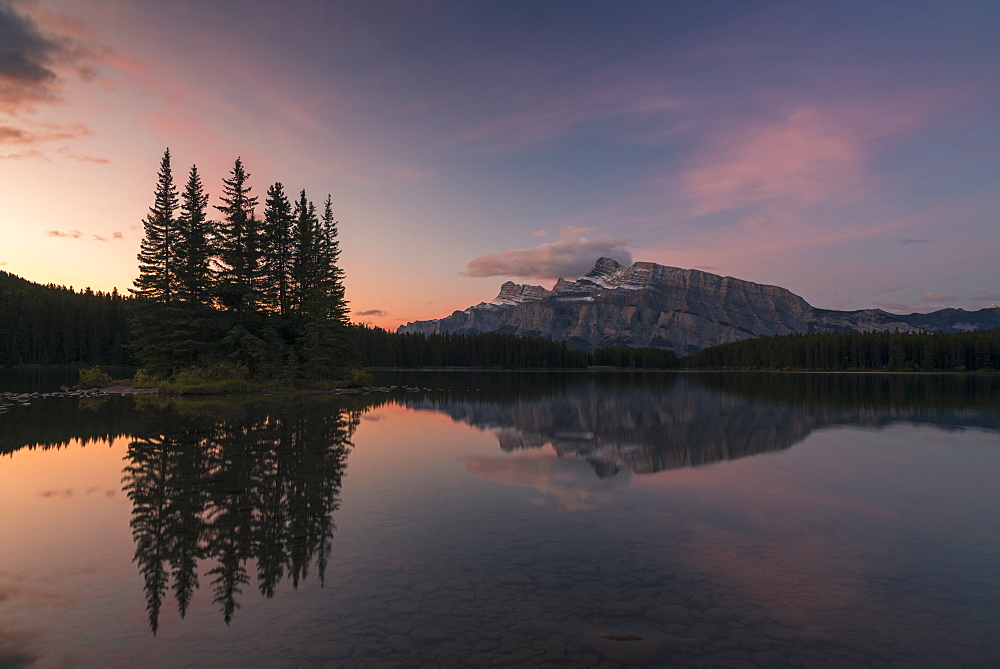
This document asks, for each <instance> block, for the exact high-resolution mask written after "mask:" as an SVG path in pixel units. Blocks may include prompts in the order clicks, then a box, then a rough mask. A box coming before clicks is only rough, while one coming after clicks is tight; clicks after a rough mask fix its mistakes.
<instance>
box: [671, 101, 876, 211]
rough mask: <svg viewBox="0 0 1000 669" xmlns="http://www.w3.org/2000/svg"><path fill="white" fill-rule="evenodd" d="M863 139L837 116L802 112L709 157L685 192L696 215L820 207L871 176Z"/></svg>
mask: <svg viewBox="0 0 1000 669" xmlns="http://www.w3.org/2000/svg"><path fill="white" fill-rule="evenodd" d="M860 140H861V138H860V137H859V136H858V134H857V133H856V131H854V130H853V129H852V128H850V127H849V126H848V125H847V124H845V123H844V122H843V120H841V119H839V118H837V115H836V114H833V113H831V112H829V111H827V110H823V109H820V108H816V107H801V108H798V109H795V110H793V111H792V112H790V113H789V114H788V115H787V116H786V117H785V118H784V119H782V120H781V121H778V122H772V123H766V124H761V125H757V126H753V127H749V128H747V129H746V130H745V131H743V133H742V134H741V135H740V136H738V137H735V138H727V141H726V142H725V143H723V144H721V145H718V146H715V147H712V148H711V149H709V150H708V151H707V152H705V153H703V154H702V155H701V156H699V157H698V158H697V159H696V160H695V161H694V164H693V166H692V167H691V168H690V169H688V170H687V171H686V173H684V174H683V175H682V177H681V179H682V184H683V188H684V191H685V192H686V193H687V194H688V195H689V196H691V197H692V198H693V199H694V200H695V209H694V213H695V214H696V215H704V214H712V213H715V212H719V211H724V210H727V209H736V208H740V207H745V206H748V205H753V204H758V203H773V202H781V203H786V204H792V205H793V206H795V207H797V208H801V207H808V206H812V205H816V204H819V203H822V202H825V201H828V200H830V199H833V198H836V197H840V196H842V195H843V194H845V193H850V192H852V191H853V190H855V189H856V187H857V186H858V185H859V184H860V183H861V182H862V180H863V179H864V178H865V177H866V167H865V150H864V147H863V146H862V143H861V141H860Z"/></svg>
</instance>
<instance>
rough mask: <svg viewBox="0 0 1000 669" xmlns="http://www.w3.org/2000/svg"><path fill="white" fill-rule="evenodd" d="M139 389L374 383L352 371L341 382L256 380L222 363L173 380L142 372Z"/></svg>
mask: <svg viewBox="0 0 1000 669" xmlns="http://www.w3.org/2000/svg"><path fill="white" fill-rule="evenodd" d="M132 384H133V386H135V387H136V388H155V389H156V390H157V391H158V392H160V393H164V394H167V395H239V394H247V393H267V392H289V391H293V390H335V389H337V388H354V387H359V386H366V385H371V384H372V375H371V372H369V371H368V370H366V369H348V370H346V373H345V375H344V377H343V378H341V379H297V378H278V379H252V378H249V374H248V372H247V370H246V368H244V367H240V366H238V365H229V364H219V365H214V366H212V367H207V368H205V367H191V368H188V369H185V370H182V371H180V372H178V373H176V374H174V375H173V376H171V377H169V378H160V377H157V376H155V375H153V374H150V373H149V372H148V371H147V370H145V369H140V370H139V371H138V372H136V374H135V379H134V380H133V382H132Z"/></svg>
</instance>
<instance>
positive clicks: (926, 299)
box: [920, 293, 958, 302]
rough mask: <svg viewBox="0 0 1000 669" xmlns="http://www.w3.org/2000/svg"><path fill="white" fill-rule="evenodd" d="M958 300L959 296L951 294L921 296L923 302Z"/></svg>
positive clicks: (926, 294)
mask: <svg viewBox="0 0 1000 669" xmlns="http://www.w3.org/2000/svg"><path fill="white" fill-rule="evenodd" d="M957 299H958V295H952V294H951V293H924V294H923V295H921V296H920V300H921V301H922V302H954V301H955V300H957Z"/></svg>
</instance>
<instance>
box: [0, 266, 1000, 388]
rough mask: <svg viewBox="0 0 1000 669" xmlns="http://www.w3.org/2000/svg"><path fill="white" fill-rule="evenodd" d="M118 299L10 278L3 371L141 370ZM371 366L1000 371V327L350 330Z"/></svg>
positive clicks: (0, 281)
mask: <svg viewBox="0 0 1000 669" xmlns="http://www.w3.org/2000/svg"><path fill="white" fill-rule="evenodd" d="M134 308H135V300H134V299H132V298H126V297H123V296H121V295H119V294H118V293H117V292H111V293H101V292H94V291H92V290H90V289H89V288H88V289H85V290H82V291H74V290H72V289H70V288H66V287H63V286H55V285H51V284H50V285H40V284H37V283H33V282H31V281H27V280H25V279H22V278H20V277H17V276H15V275H13V274H9V273H7V272H3V271H0V366H13V365H38V364H60V365H75V364H79V365H83V364H88V365H89V364H114V365H121V364H124V365H129V364H138V360H137V357H136V351H135V344H134V337H133V334H132V330H131V328H130V318H129V314H130V313H131V312H132V311H133V310H134ZM343 332H344V336H345V339H346V341H347V342H348V345H349V346H350V347H351V349H352V350H353V351H356V353H352V355H356V356H357V360H358V362H359V363H360V364H361V365H364V366H366V367H402V368H414V367H481V368H501V369H518V368H551V369H557V368H563V369H580V368H586V367H589V366H609V367H626V368H635V369H675V368H685V369H773V370H828V371H852V370H874V371H1000V329H993V330H978V331H975V332H967V333H957V334H942V333H935V334H926V333H903V332H863V333H853V332H852V333H834V334H807V335H786V336H781V337H762V338H759V339H747V340H744V341H739V342H734V343H731V344H723V345H720V346H712V347H709V348H706V349H704V350H703V351H701V352H699V353H695V354H693V355H690V356H687V357H685V358H679V357H678V356H677V355H676V354H675V353H674V352H673V351H667V350H663V349H650V348H632V349H629V348H608V349H598V350H596V351H593V352H585V351H578V350H573V349H570V348H568V347H567V346H566V344H565V342H555V341H550V340H548V339H534V338H530V337H520V336H517V335H511V334H499V333H483V334H469V335H466V334H434V335H423V334H413V333H407V334H396V333H393V332H387V331H385V330H382V329H380V328H372V327H367V326H363V325H348V326H346V327H345V328H344V331H343Z"/></svg>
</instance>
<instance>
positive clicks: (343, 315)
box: [131, 149, 360, 382]
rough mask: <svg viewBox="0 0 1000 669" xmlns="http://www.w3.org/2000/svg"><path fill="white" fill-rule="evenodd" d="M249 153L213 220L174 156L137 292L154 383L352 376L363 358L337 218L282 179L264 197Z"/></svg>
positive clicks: (161, 177)
mask: <svg viewBox="0 0 1000 669" xmlns="http://www.w3.org/2000/svg"><path fill="white" fill-rule="evenodd" d="M249 178H250V174H249V173H248V172H247V171H246V169H245V168H244V166H243V163H242V161H241V160H240V159H239V158H237V159H236V162H235V164H234V166H233V169H232V171H231V172H230V173H229V176H228V177H227V178H225V179H224V180H223V189H222V195H221V196H220V204H217V205H215V207H214V209H215V210H216V211H217V212H218V214H219V217H220V220H218V221H216V220H213V218H212V217H211V216H210V212H209V208H208V204H209V196H208V195H207V194H206V192H205V189H204V186H203V184H202V180H201V175H200V174H199V172H198V168H197V166H192V167H191V169H190V171H189V173H188V178H187V182H186V183H185V185H184V188H183V190H182V191H181V192H179V193H178V189H177V186H176V185H175V183H174V179H173V173H172V168H171V164H170V151H169V149H168V150H167V151H165V152H164V154H163V158H162V160H161V161H160V169H159V173H158V175H157V182H156V188H155V192H154V202H153V205H152V206H151V207H150V209H149V214H148V215H147V216H146V218H145V220H144V221H143V230H144V236H143V240H142V244H141V248H140V252H139V256H138V259H139V275H138V278H137V279H136V280H135V286H134V288H132V289H131V292H132V294H133V296H134V304H133V305H132V307H133V308H132V320H131V327H132V338H133V346H134V349H135V351H136V355H137V357H138V360H139V362H140V363H141V365H142V370H141V371H140V373H139V375H137V378H139V379H140V380H142V381H145V382H149V381H152V382H171V381H173V382H178V381H188V382H197V381H216V382H225V381H226V380H238V381H244V380H253V381H259V382H268V381H276V380H281V381H285V382H295V381H299V380H307V381H317V380H343V379H345V378H346V377H348V376H350V375H351V374H352V370H355V369H357V367H358V365H359V363H360V356H359V353H358V350H357V347H356V346H355V344H354V340H353V339H352V337H351V336H350V332H349V329H348V326H349V322H348V308H347V300H346V298H345V294H344V283H343V279H344V272H343V270H341V269H340V267H339V266H338V260H339V257H340V247H339V241H338V240H337V220H336V219H335V218H334V215H333V204H332V201H331V198H330V196H329V195H328V196H327V198H326V200H325V202H324V203H323V206H322V211H318V210H317V207H316V205H315V204H314V203H313V202H312V201H311V200H310V199H309V198H308V196H307V195H306V192H305V191H304V190H302V191H300V192H299V195H298V197H297V198H296V199H295V201H294V202H292V201H291V200H290V199H289V197H288V195H287V194H286V193H285V189H284V186H283V184H281V183H280V182H278V183H275V184H273V185H271V186H270V187H269V188H268V190H267V197H266V199H265V201H264V206H263V216H262V217H258V215H257V206H258V200H259V198H258V197H257V196H256V195H253V194H252V188H251V186H250V184H249Z"/></svg>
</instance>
